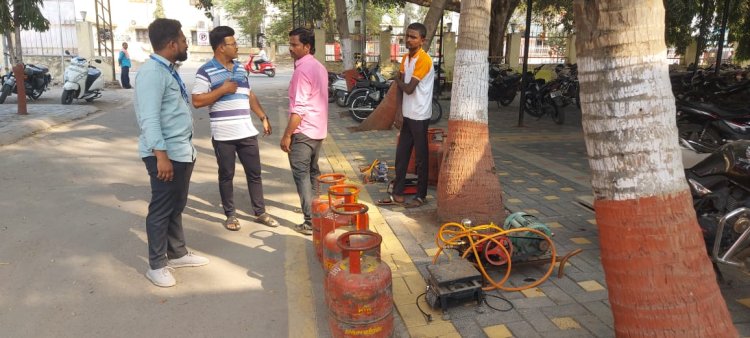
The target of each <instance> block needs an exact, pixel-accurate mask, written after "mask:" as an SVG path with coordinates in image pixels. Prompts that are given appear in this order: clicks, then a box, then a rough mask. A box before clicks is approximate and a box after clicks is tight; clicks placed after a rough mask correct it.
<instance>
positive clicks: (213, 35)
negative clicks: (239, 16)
mask: <svg viewBox="0 0 750 338" xmlns="http://www.w3.org/2000/svg"><path fill="white" fill-rule="evenodd" d="M227 36H234V29H232V27H229V26H217V27H216V28H214V29H212V30H211V31H210V32H208V42H210V43H211V49H213V50H214V51H215V50H216V48H219V46H221V44H222V43H224V38H225V37H227Z"/></svg>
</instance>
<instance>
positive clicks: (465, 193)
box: [437, 120, 505, 224]
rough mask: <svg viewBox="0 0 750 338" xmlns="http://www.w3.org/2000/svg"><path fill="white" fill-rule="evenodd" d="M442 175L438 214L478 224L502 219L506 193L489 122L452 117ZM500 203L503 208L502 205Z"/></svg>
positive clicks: (445, 219) (447, 218) (441, 216)
mask: <svg viewBox="0 0 750 338" xmlns="http://www.w3.org/2000/svg"><path fill="white" fill-rule="evenodd" d="M448 130H449V132H448V138H447V142H446V143H445V144H444V149H443V151H444V153H445V156H444V157H443V164H442V167H441V170H440V176H439V177H438V196H437V198H438V204H439V205H438V209H437V210H438V218H440V219H441V220H444V221H460V220H461V219H463V218H469V219H471V220H472V221H474V223H475V224H485V223H489V222H495V223H498V222H501V221H502V220H503V218H504V217H505V213H504V210H503V208H502V205H503V194H502V190H501V188H500V182H499V181H498V179H497V174H496V170H495V163H494V160H493V159H492V150H491V149H490V144H489V129H488V128H487V124H485V123H477V122H471V121H460V120H459V121H449V122H448ZM498 206H500V208H498Z"/></svg>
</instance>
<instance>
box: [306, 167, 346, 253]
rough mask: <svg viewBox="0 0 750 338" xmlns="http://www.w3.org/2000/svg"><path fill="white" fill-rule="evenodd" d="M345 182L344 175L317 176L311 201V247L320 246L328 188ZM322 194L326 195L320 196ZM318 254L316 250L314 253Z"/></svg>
mask: <svg viewBox="0 0 750 338" xmlns="http://www.w3.org/2000/svg"><path fill="white" fill-rule="evenodd" d="M344 181H346V175H344V174H337V173H333V174H323V175H320V176H318V178H317V184H316V185H315V191H314V196H315V199H313V201H312V215H311V216H312V230H313V234H312V237H313V246H314V247H315V248H317V247H318V246H320V240H321V237H320V226H321V223H322V222H323V220H322V218H323V216H324V215H325V213H326V211H328V207H329V204H328V195H327V192H328V187H330V186H334V185H338V184H342V183H344ZM322 192H325V193H326V194H324V195H321V193H322ZM315 252H316V253H317V252H318V251H317V250H316V251H315ZM316 256H317V257H318V260H320V259H321V256H320V255H316Z"/></svg>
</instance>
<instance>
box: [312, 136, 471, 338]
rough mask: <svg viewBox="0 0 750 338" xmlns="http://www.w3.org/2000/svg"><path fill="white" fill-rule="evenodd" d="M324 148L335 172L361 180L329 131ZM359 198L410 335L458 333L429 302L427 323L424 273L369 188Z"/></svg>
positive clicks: (399, 311) (396, 303) (399, 310)
mask: <svg viewBox="0 0 750 338" xmlns="http://www.w3.org/2000/svg"><path fill="white" fill-rule="evenodd" d="M323 150H324V152H325V154H326V158H327V159H328V162H329V163H330V164H331V168H332V169H333V171H334V172H339V173H342V174H345V175H346V176H347V178H348V179H349V180H350V181H355V180H356V181H359V173H358V172H356V171H355V170H354V168H352V166H351V164H350V163H349V161H348V160H347V159H346V157H345V156H344V154H343V153H342V152H341V150H340V148H339V147H338V146H337V145H336V141H335V140H334V138H333V136H332V135H330V134H329V135H328V138H326V140H325V142H323ZM359 199H360V202H361V203H364V204H366V205H367V206H368V207H369V208H370V210H369V217H370V229H371V230H373V231H375V232H377V233H378V234H380V235H381V236H382V237H383V243H382V245H381V249H380V250H381V257H382V260H383V261H384V262H386V264H388V265H389V266H390V267H391V271H392V273H393V302H394V305H395V307H396V310H397V311H398V314H399V315H400V316H401V319H402V320H403V322H404V324H405V326H406V328H407V330H408V332H409V334H410V335H411V336H413V337H422V336H437V335H440V336H459V335H458V331H457V330H456V328H455V327H454V325H453V324H452V323H451V322H450V321H446V320H442V319H440V313H439V312H437V311H435V310H433V309H431V308H430V307H429V306H427V305H426V303H424V304H422V308H424V309H425V310H427V312H428V313H431V314H432V316H433V318H436V319H437V320H434V321H433V322H431V323H428V322H427V320H426V319H425V318H424V317H423V316H422V314H421V313H420V312H419V311H418V308H417V304H416V303H415V299H416V298H417V296H418V295H420V294H421V293H422V292H423V291H424V290H425V288H426V283H425V281H424V279H423V277H422V275H421V274H420V272H419V270H418V269H417V267H416V265H415V264H414V262H413V261H412V259H411V257H410V256H409V254H408V253H407V252H406V250H405V248H404V247H403V245H402V244H401V242H400V240H399V239H398V237H396V235H395V233H394V232H393V229H391V226H390V224H389V223H388V222H387V221H386V219H385V218H384V217H383V215H382V214H381V213H380V211H379V210H378V208H377V206H376V205H375V204H374V200H373V199H372V197H371V196H370V194H369V193H368V192H367V190H366V189H362V190H361V191H360V195H359Z"/></svg>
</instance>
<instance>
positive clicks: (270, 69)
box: [245, 55, 276, 77]
mask: <svg viewBox="0 0 750 338" xmlns="http://www.w3.org/2000/svg"><path fill="white" fill-rule="evenodd" d="M254 58H255V55H250V59H249V60H247V63H245V70H246V71H248V72H249V73H252V74H264V75H266V76H268V77H274V76H276V66H275V65H274V64H273V62H271V61H264V62H263V63H261V64H259V65H258V69H255V63H253V59H254Z"/></svg>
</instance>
